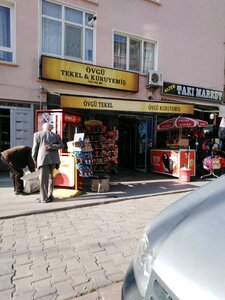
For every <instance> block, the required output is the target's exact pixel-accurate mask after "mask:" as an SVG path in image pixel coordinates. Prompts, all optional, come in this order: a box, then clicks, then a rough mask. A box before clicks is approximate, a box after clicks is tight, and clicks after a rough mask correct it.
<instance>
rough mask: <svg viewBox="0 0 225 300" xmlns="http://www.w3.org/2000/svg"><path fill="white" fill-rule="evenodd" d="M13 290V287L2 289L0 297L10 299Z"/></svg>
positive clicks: (5, 299) (3, 299)
mask: <svg viewBox="0 0 225 300" xmlns="http://www.w3.org/2000/svg"><path fill="white" fill-rule="evenodd" d="M14 292H15V289H11V290H6V291H2V292H0V299H1V300H11V299H12V296H13V293H14Z"/></svg>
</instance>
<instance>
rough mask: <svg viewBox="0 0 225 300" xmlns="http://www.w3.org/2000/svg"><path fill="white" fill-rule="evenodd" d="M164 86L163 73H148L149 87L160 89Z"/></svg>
mask: <svg viewBox="0 0 225 300" xmlns="http://www.w3.org/2000/svg"><path fill="white" fill-rule="evenodd" d="M162 85H163V78H162V73H160V72H158V71H150V72H149V73H148V81H147V87H154V86H155V87H159V86H162Z"/></svg>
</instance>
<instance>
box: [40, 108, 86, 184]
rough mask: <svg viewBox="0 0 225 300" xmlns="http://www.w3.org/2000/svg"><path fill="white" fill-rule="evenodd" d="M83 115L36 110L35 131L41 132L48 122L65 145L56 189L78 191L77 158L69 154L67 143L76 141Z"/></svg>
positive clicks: (53, 110) (56, 178)
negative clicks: (75, 136)
mask: <svg viewBox="0 0 225 300" xmlns="http://www.w3.org/2000/svg"><path fill="white" fill-rule="evenodd" d="M82 121H83V118H82V114H80V113H76V112H71V111H67V110H64V109H46V110H36V115H35V131H41V130H42V125H43V124H44V123H46V122H49V123H52V124H53V126H54V128H53V131H54V132H56V133H58V134H59V135H60V137H61V139H62V141H63V143H64V146H65V147H64V148H63V149H62V150H61V151H60V161H61V164H60V168H59V169H58V170H55V171H54V176H55V180H54V184H55V186H56V187H62V188H71V189H78V183H77V181H78V176H77V170H76V161H75V160H76V157H75V156H74V155H71V154H69V153H68V152H67V142H69V141H73V140H74V135H75V134H76V133H79V132H81V130H82Z"/></svg>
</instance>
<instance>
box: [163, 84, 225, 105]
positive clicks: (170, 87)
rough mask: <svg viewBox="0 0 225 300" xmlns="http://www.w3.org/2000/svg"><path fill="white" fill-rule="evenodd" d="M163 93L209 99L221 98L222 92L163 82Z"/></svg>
mask: <svg viewBox="0 0 225 300" xmlns="http://www.w3.org/2000/svg"><path fill="white" fill-rule="evenodd" d="M163 94H166V95H174V96H181V97H189V98H200V99H209V100H218V101H222V100H223V92H222V91H216V90H209V89H205V88H200V87H195V86H188V85H182V84H177V83H170V82H164V83H163Z"/></svg>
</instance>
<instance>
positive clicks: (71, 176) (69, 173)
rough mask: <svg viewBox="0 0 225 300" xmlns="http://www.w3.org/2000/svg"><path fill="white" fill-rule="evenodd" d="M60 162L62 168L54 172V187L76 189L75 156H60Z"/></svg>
mask: <svg viewBox="0 0 225 300" xmlns="http://www.w3.org/2000/svg"><path fill="white" fill-rule="evenodd" d="M60 161H61V164H60V168H59V169H58V170H55V171H54V177H55V179H54V185H55V186H59V187H60V186H61V187H74V186H75V171H74V156H69V155H60Z"/></svg>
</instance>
